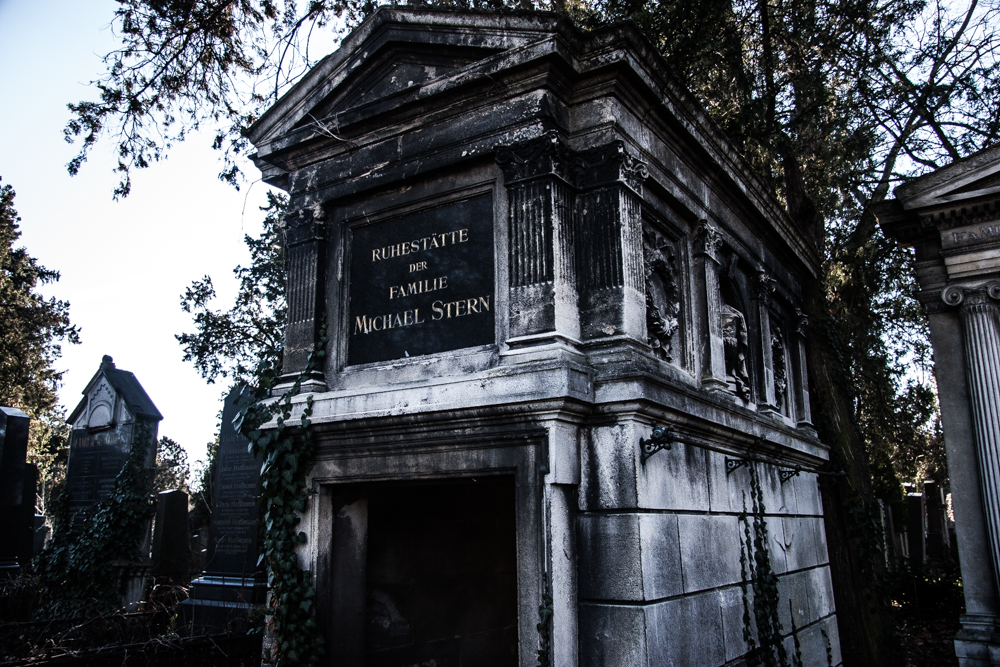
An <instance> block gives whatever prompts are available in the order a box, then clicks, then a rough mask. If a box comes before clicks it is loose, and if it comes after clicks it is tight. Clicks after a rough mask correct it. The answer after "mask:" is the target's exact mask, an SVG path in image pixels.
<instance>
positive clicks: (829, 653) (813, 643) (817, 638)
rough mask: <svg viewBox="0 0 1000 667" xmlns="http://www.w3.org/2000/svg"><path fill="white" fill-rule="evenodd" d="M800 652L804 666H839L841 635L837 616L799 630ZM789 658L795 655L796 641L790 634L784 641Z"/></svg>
mask: <svg viewBox="0 0 1000 667" xmlns="http://www.w3.org/2000/svg"><path fill="white" fill-rule="evenodd" d="M795 634H796V635H798V638H799V654H800V655H801V656H802V667H831V666H832V667H837V666H838V665H840V664H841V662H842V660H841V657H840V635H839V634H837V617H836V616H830V617H827V618H825V619H823V620H822V621H820V622H819V623H816V624H815V625H810V626H809V627H808V628H805V629H802V630H799V631H798V632H797V633H795ZM784 645H785V651H786V652H787V653H788V658H789V660H791V659H792V656H793V655H795V641H794V640H793V639H792V636H791V635H789V636H788V637H786V638H785V641H784Z"/></svg>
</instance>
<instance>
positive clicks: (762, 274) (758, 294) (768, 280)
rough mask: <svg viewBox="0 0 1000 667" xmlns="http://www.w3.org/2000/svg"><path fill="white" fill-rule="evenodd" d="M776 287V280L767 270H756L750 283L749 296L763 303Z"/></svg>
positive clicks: (769, 298)
mask: <svg viewBox="0 0 1000 667" xmlns="http://www.w3.org/2000/svg"><path fill="white" fill-rule="evenodd" d="M777 288H778V281H777V280H775V279H774V276H772V275H771V274H770V273H768V272H767V271H763V270H761V271H758V272H757V275H755V276H754V277H753V281H752V282H751V284H750V296H752V297H753V298H755V299H759V300H761V301H763V302H764V303H767V302H768V301H770V300H771V295H772V294H774V291H775V290H776V289H777Z"/></svg>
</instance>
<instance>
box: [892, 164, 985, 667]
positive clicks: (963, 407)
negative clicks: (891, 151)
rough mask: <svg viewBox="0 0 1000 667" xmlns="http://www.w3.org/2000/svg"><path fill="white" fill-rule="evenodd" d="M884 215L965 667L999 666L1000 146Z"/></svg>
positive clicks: (911, 187)
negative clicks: (907, 263)
mask: <svg viewBox="0 0 1000 667" xmlns="http://www.w3.org/2000/svg"><path fill="white" fill-rule="evenodd" d="M894 194H895V199H894V200H890V201H887V202H885V203H884V204H883V205H882V206H881V208H880V209H879V210H878V212H877V215H878V220H879V223H880V224H881V225H882V229H883V230H884V231H885V233H886V234H887V235H888V236H890V237H893V238H895V239H897V240H898V241H899V242H900V243H901V244H903V245H906V246H912V247H913V249H914V253H915V258H916V264H915V268H916V274H917V275H916V277H917V282H918V284H919V292H918V294H917V298H918V299H920V302H921V303H922V304H923V306H924V309H925V310H926V312H927V319H928V322H929V324H930V333H931V343H932V345H933V347H934V375H935V377H936V378H937V389H938V400H939V401H940V402H941V425H942V427H943V430H944V442H945V448H946V450H947V454H948V474H949V476H950V477H951V494H952V505H953V508H954V512H955V533H956V536H957V539H958V557H959V563H960V564H961V567H962V592H963V594H964V596H965V614H963V615H962V617H961V622H962V628H961V630H959V631H958V634H957V635H956V637H955V652H956V654H957V655H958V658H959V664H960V665H961V666H962V667H973V666H975V667H986V666H988V665H1000V590H998V588H997V582H998V581H1000V413H998V406H1000V145H998V146H993V147H991V148H987V149H985V150H983V151H980V152H978V153H976V154H975V155H972V156H970V157H968V158H966V159H965V160H960V161H958V162H955V163H954V164H951V165H949V166H947V167H944V168H942V169H938V170H937V171H934V172H931V173H930V174H927V175H926V176H922V177H921V178H917V179H914V180H912V181H910V182H908V183H906V184H904V185H901V186H899V187H898V188H896V190H895V191H894Z"/></svg>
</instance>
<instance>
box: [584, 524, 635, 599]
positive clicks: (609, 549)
mask: <svg viewBox="0 0 1000 667" xmlns="http://www.w3.org/2000/svg"><path fill="white" fill-rule="evenodd" d="M576 529H577V536H578V537H577V539H578V541H579V547H578V548H579V554H580V555H579V565H578V567H579V579H578V581H579V591H580V593H579V594H580V598H581V599H585V600H642V599H643V577H642V574H643V573H642V570H643V568H642V563H641V560H640V559H641V558H642V556H641V550H640V534H639V530H640V529H639V516H638V515H636V514H583V515H578V516H577V520H576Z"/></svg>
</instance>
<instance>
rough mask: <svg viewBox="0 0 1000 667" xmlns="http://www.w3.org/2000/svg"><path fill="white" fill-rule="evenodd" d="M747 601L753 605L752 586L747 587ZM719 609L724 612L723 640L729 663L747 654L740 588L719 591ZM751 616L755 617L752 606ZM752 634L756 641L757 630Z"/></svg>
mask: <svg viewBox="0 0 1000 667" xmlns="http://www.w3.org/2000/svg"><path fill="white" fill-rule="evenodd" d="M747 599H748V601H749V603H750V604H751V605H752V604H753V587H751V586H747ZM719 608H720V609H721V610H722V639H723V642H724V644H725V649H726V662H729V661H730V660H735V659H736V658H738V657H740V656H741V655H743V654H744V653H746V652H747V643H746V641H745V640H744V639H743V590H742V589H741V588H740V587H739V586H733V587H731V588H724V589H722V590H721V591H719ZM750 615H751V617H752V616H753V607H752V606H751V608H750ZM751 632H752V633H753V637H754V641H756V640H757V628H756V627H753V628H751Z"/></svg>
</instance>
